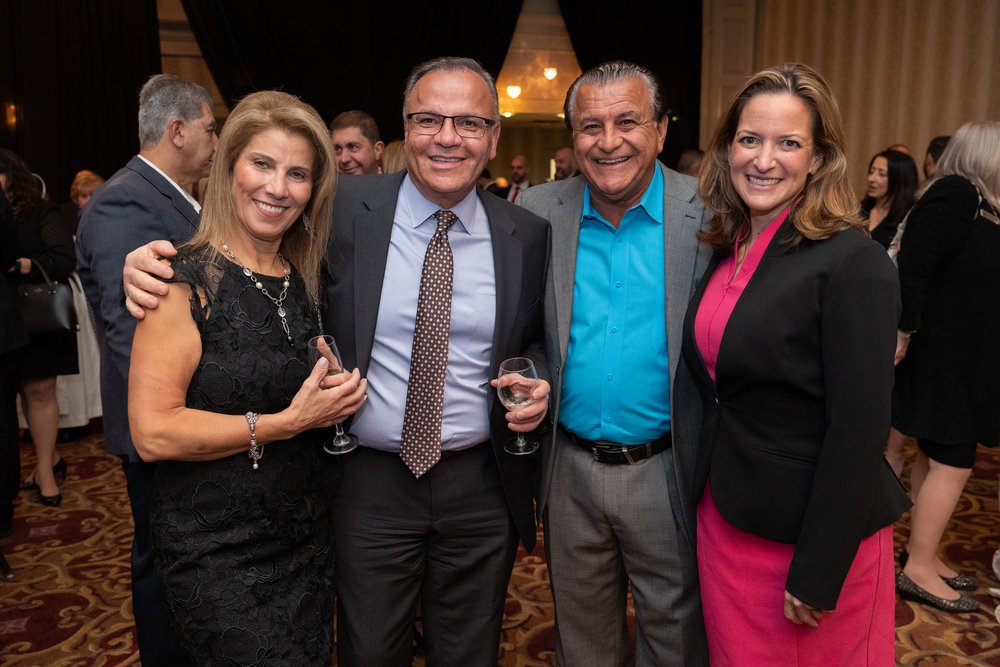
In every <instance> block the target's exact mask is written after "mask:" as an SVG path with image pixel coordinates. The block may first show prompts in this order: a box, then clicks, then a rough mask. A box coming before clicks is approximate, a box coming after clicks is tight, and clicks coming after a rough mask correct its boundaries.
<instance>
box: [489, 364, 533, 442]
mask: <svg viewBox="0 0 1000 667" xmlns="http://www.w3.org/2000/svg"><path fill="white" fill-rule="evenodd" d="M537 384H538V372H537V371H536V370H535V364H534V363H533V362H532V361H531V359H527V358H525V357H513V358H511V359H505V360H504V361H502V362H501V363H500V373H499V375H497V396H499V397H500V402H501V403H503V405H504V407H505V408H507V409H508V410H509V411H511V412H516V411H517V410H521V409H523V408H526V407H528V406H529V405H531V404H532V403H534V402H535V399H534V398H532V397H531V392H532V390H533V389H534V388H535V386H536V385H537ZM503 449H504V451H505V452H507V453H508V454H514V455H515V456H521V455H524V454H531V453H532V452H534V451H536V450H537V449H538V440H536V439H535V438H531V439H530V440H529V439H527V438H525V437H524V434H523V433H518V434H517V437H516V438H511V439H510V440H508V441H507V442H505V443H504V445H503Z"/></svg>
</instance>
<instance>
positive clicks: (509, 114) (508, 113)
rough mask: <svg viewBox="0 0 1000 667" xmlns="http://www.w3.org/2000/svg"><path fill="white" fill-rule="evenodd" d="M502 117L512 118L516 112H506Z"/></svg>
mask: <svg viewBox="0 0 1000 667" xmlns="http://www.w3.org/2000/svg"><path fill="white" fill-rule="evenodd" d="M502 115H503V117H504V118H510V117H511V116H513V115H514V112H512V111H504V112H503V114H502Z"/></svg>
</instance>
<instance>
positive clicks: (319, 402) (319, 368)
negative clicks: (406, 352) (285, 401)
mask: <svg viewBox="0 0 1000 667" xmlns="http://www.w3.org/2000/svg"><path fill="white" fill-rule="evenodd" d="M329 365H330V362H329V361H327V360H326V359H320V360H319V361H317V362H316V365H315V366H314V367H313V369H312V372H311V373H310V374H309V377H307V378H306V380H305V382H303V383H302V386H301V387H300V388H299V391H298V392H297V393H296V394H295V398H293V399H292V403H291V405H289V406H288V407H287V408H286V409H285V410H284V411H283V412H285V413H287V416H289V417H290V418H291V425H290V426H291V429H292V430H293V431H294V433H293V435H294V434H295V433H301V432H303V431H308V430H310V429H314V428H325V427H327V426H333V425H334V424H339V423H340V422H342V421H344V420H345V419H347V418H348V417H350V416H351V415H353V414H354V413H355V412H357V411H358V409H359V408H360V407H361V406H362V405H363V404H364V402H365V398H366V397H367V396H366V392H367V391H368V380H365V379H363V378H362V377H361V372H360V371H359V370H358V369H357V368H355V369H354V371H352V372H351V373H338V374H336V375H330V376H328V375H327V374H326V371H327V368H328V367H329Z"/></svg>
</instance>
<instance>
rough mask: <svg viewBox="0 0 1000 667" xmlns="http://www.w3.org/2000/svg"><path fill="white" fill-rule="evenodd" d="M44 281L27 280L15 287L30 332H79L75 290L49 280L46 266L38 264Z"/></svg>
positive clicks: (15, 298) (17, 300)
mask: <svg viewBox="0 0 1000 667" xmlns="http://www.w3.org/2000/svg"><path fill="white" fill-rule="evenodd" d="M35 266H36V267H37V268H38V271H39V273H41V274H42V277H43V278H44V279H45V282H44V283H38V284H31V283H25V282H23V280H24V279H23V278H22V283H21V284H20V285H18V286H16V287H14V301H15V302H16V303H17V307H18V310H20V311H21V316H22V317H23V318H24V323H25V325H27V327H28V333H29V334H52V333H67V332H71V331H72V332H75V331H78V330H79V329H80V325H79V323H78V322H77V317H76V306H75V305H74V304H73V290H72V289H71V288H70V286H69V285H63V284H62V283H57V282H54V281H52V280H49V274H47V273H45V269H43V268H42V265H41V264H39V263H37V262H36V263H35Z"/></svg>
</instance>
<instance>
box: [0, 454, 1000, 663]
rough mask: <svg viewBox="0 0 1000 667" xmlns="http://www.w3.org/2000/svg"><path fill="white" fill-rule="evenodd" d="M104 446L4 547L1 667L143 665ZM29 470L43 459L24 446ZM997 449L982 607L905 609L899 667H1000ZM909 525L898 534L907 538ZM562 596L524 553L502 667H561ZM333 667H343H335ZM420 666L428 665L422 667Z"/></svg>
mask: <svg viewBox="0 0 1000 667" xmlns="http://www.w3.org/2000/svg"><path fill="white" fill-rule="evenodd" d="M102 447H103V440H102V438H101V437H100V436H87V437H84V438H82V439H80V440H77V441H75V442H72V443H68V444H64V445H60V451H61V452H62V454H63V456H65V457H66V459H67V460H68V461H69V464H70V467H69V477H68V480H67V482H66V483H65V484H63V485H62V491H63V504H62V506H61V507H59V508H51V507H44V506H42V505H40V504H39V503H38V502H37V501H36V500H35V498H34V496H33V495H32V494H31V493H29V492H22V494H21V497H20V498H19V499H18V501H17V503H18V504H17V506H16V508H15V522H14V534H13V535H12V536H11V537H9V538H6V539H4V540H0V549H2V550H3V552H4V554H6V556H7V559H8V561H9V562H10V564H11V567H12V568H13V569H14V572H15V578H14V579H13V580H11V581H2V580H0V664H2V665H4V666H6V665H12V666H13V665H31V666H35V665H39V666H45V667H48V666H50V665H74V666H75V665H79V666H81V667H82V666H84V665H86V666H88V667H89V666H91V665H93V666H97V667H99V666H105V665H107V666H110V665H134V664H137V662H138V654H137V652H136V646H135V641H134V636H133V627H132V612H131V607H130V603H129V558H128V553H129V545H130V530H131V519H130V514H129V507H128V498H127V496H126V494H125V482H124V478H123V477H122V473H121V468H120V467H119V464H118V461H117V459H115V458H112V457H109V456H107V455H106V454H104V452H103V448H102ZM22 453H23V459H24V460H23V468H24V470H26V471H27V470H30V468H31V466H32V465H33V453H32V451H31V447H30V446H27V445H26V446H24V447H23V448H22ZM998 472H1000V463H998V457H997V452H996V450H985V449H984V450H981V451H980V458H979V461H978V463H977V465H976V469H975V471H974V473H973V477H972V479H971V480H970V482H969V484H968V486H967V488H966V491H965V493H964V494H963V496H962V499H961V501H960V503H959V507H958V509H957V511H956V514H955V521H954V523H953V525H952V526H951V529H950V530H949V532H948V533H947V534H946V536H945V541H946V544H945V550H944V554H945V556H946V558H948V559H949V560H950V561H951V562H952V563H953V564H954V565H955V566H956V567H958V568H959V569H960V570H962V571H965V572H969V573H972V574H975V575H976V576H977V577H978V578H979V580H980V587H979V589H978V590H977V591H975V592H974V593H973V595H974V597H975V598H976V599H978V600H979V601H980V602H981V603H982V605H983V607H982V611H981V612H977V613H971V614H959V615H956V614H946V613H944V612H938V611H936V610H933V609H929V608H927V607H923V606H921V605H917V604H914V603H910V602H903V601H898V600H897V605H896V626H897V631H896V656H897V664H900V665H919V666H929V665H935V666H939V665H940V666H959V665H998V666H1000V625H998V623H997V622H996V620H995V619H994V617H993V609H994V607H995V606H996V601H994V600H992V598H990V596H989V593H988V591H987V588H988V587H990V586H998V585H1000V584H998V582H997V581H996V580H995V578H994V577H993V574H992V572H991V570H990V565H989V564H990V559H991V556H992V554H993V552H994V550H995V549H996V548H997V547H998V546H1000V513H998V507H997V476H998ZM906 530H907V519H906V518H904V520H903V521H901V522H900V525H899V527H898V530H897V533H898V534H905V533H906ZM552 625H553V622H552V598H551V594H550V592H549V588H548V577H547V572H546V566H545V558H544V556H543V550H542V548H541V545H539V547H538V548H536V549H535V552H534V554H531V555H528V554H525V553H523V552H522V553H520V554H519V558H518V561H517V563H516V565H515V568H514V573H513V577H512V580H511V585H510V590H509V592H508V597H507V615H506V618H505V620H504V633H503V640H502V644H501V647H500V648H501V659H500V663H499V664H500V665H502V666H503V667H536V666H548V665H554V664H555V654H554V645H555V642H554V633H553V627H552ZM334 664H335V663H334ZM414 664H415V665H422V664H423V660H422V659H421V658H419V657H418V658H417V659H416V661H415V662H414Z"/></svg>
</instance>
